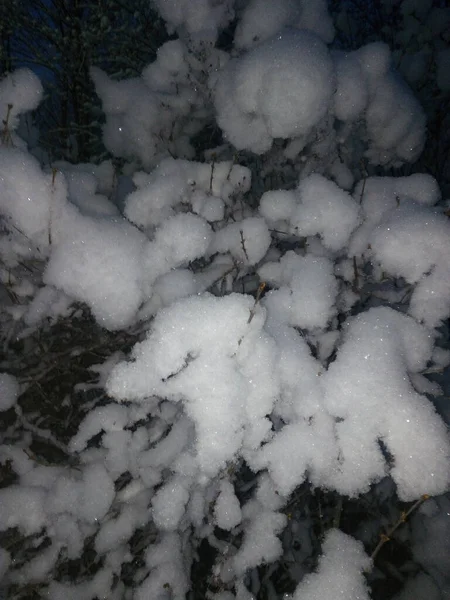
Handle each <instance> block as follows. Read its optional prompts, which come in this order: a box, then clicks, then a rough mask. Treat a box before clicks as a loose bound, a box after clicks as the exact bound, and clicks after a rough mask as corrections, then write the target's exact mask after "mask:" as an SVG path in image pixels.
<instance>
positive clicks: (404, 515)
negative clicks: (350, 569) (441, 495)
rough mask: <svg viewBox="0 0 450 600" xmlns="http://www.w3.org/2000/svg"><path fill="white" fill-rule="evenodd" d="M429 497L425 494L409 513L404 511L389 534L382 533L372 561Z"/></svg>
mask: <svg viewBox="0 0 450 600" xmlns="http://www.w3.org/2000/svg"><path fill="white" fill-rule="evenodd" d="M429 497H430V496H429V495H428V494H423V496H421V497H420V498H419V499H418V500H417V501H416V502H415V503H414V504H413V505H412V506H411V507H410V508H409V509H408V510H407V511H402V513H401V515H400V517H399V519H398V521H397V522H396V523H395V524H394V525H392V527H391V528H390V529H389V530H388V532H387V533H382V534H381V535H380V541H379V542H378V544H377V546H376V548H375V550H374V551H373V552H372V554H371V555H370V558H371V559H372V560H375V557H376V556H377V554H378V553H379V551H380V550H381V548H382V547H383V546H384V544H386V543H387V542H389V541H390V540H391V538H392V535H393V534H394V532H395V531H396V530H397V529H398V528H399V527H400V525H403V523H406V521H407V519H408V517H409V516H410V515H411V513H413V512H414V511H415V510H417V509H418V508H419V506H420V505H421V504H423V503H424V502H425V500H428V498H429Z"/></svg>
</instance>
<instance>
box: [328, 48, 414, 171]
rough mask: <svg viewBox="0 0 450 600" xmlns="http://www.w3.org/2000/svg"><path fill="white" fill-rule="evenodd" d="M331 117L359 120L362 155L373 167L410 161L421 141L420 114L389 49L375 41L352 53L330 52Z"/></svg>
mask: <svg viewBox="0 0 450 600" xmlns="http://www.w3.org/2000/svg"><path fill="white" fill-rule="evenodd" d="M333 57H334V60H335V65H336V75H337V87H336V92H335V94H334V114H335V115H336V117H337V118H338V119H339V120H341V121H343V122H355V121H357V120H358V119H360V118H361V117H363V118H364V120H365V124H366V128H367V134H368V140H367V141H368V150H367V152H366V156H367V158H368V159H369V161H370V162H371V163H373V164H379V165H389V164H393V165H399V164H401V163H402V162H414V161H415V160H416V159H417V158H418V156H419V154H420V153H421V151H422V148H423V145H424V143H425V122H426V118H425V113H424V111H423V109H422V107H421V106H420V104H419V102H418V101H417V100H416V98H415V96H414V95H413V93H412V92H411V90H410V89H409V88H408V86H407V85H406V84H405V83H404V81H403V80H402V79H401V77H400V76H399V75H398V74H397V73H396V72H395V71H394V70H393V68H392V65H391V53H390V50H389V47H388V46H387V45H386V44H383V43H381V42H374V43H371V44H367V45H366V46H362V47H361V48H360V49H359V50H356V51H354V52H349V53H344V52H336V53H334V55H333Z"/></svg>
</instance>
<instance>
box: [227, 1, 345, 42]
mask: <svg viewBox="0 0 450 600" xmlns="http://www.w3.org/2000/svg"><path fill="white" fill-rule="evenodd" d="M288 26H289V27H296V28H298V29H307V30H309V31H312V32H313V33H315V34H316V35H318V36H319V37H320V38H321V39H322V40H323V41H324V42H325V43H327V44H329V43H330V42H331V41H332V40H333V37H334V26H333V23H332V20H331V18H330V15H329V14H328V9H327V6H326V2H324V1H323V0H319V1H316V2H313V3H312V2H307V1H306V0H281V1H280V0H252V1H251V2H249V3H248V5H247V6H246V7H245V9H244V12H243V14H242V16H241V19H240V21H239V24H238V26H237V29H236V33H235V36H234V44H235V46H236V47H237V48H239V49H248V48H251V47H252V46H254V45H257V44H259V43H260V42H264V41H265V40H267V39H268V38H270V37H272V36H273V35H275V34H276V33H278V32H279V31H281V30H282V29H283V28H285V27H288Z"/></svg>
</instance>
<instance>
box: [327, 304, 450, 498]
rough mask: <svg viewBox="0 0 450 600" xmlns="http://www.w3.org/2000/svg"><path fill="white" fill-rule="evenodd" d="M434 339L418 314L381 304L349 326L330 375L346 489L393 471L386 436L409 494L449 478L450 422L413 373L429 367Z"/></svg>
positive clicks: (336, 481)
mask: <svg viewBox="0 0 450 600" xmlns="http://www.w3.org/2000/svg"><path fill="white" fill-rule="evenodd" d="M432 344H433V340H432V337H431V336H430V334H429V332H428V330H427V329H426V328H425V327H422V326H420V325H419V324H417V322H416V321H414V320H413V319H412V318H411V317H408V316H406V315H402V314H401V313H398V312H396V311H394V310H392V309H390V308H374V309H371V310H369V311H367V312H366V313H361V314H360V315H358V316H357V317H356V318H354V319H353V320H352V321H351V322H350V323H349V324H348V327H347V328H346V332H345V339H344V343H343V345H342V346H341V348H340V350H339V352H338V356H337V358H336V361H335V362H333V363H332V364H331V365H330V367H329V369H328V371H327V373H325V374H324V375H323V376H322V377H321V380H322V384H323V385H324V389H325V406H326V408H327V410H328V411H329V413H330V414H331V415H332V416H333V417H334V418H335V419H336V424H335V429H336V435H337V440H338V443H339V446H340V453H341V460H340V464H339V468H338V470H337V471H336V472H335V473H333V475H332V476H331V478H332V481H333V487H335V488H336V489H338V490H340V491H341V493H344V494H348V495H355V494H358V493H361V492H362V491H364V490H365V489H368V486H369V484H370V482H371V481H374V480H377V479H381V478H382V477H383V476H384V475H385V473H386V468H387V465H386V460H385V458H384V456H383V453H382V451H381V448H380V446H379V441H382V442H383V444H385V446H386V448H387V450H388V452H389V453H390V454H391V455H392V456H393V466H392V467H391V469H390V472H391V476H392V478H393V479H394V481H395V482H396V484H397V493H398V495H399V497H400V498H401V499H402V500H412V499H414V498H416V497H417V496H419V495H420V494H425V493H431V494H440V493H443V492H444V491H445V490H446V489H447V488H448V485H449V473H448V468H447V466H446V465H448V456H449V452H450V442H449V437H448V433H447V431H446V427H445V425H444V423H443V422H442V420H441V419H440V417H439V416H438V415H437V413H436V412H435V411H434V409H433V407H432V405H431V404H430V403H429V402H428V400H427V399H426V398H425V397H424V396H420V395H419V394H418V393H417V392H415V391H414V389H413V387H412V385H411V384H410V382H409V378H408V372H412V373H417V372H419V371H420V370H421V369H423V368H424V367H425V365H426V362H427V360H428V358H429V356H430V353H431V350H432Z"/></svg>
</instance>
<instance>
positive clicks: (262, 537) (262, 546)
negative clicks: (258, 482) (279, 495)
mask: <svg viewBox="0 0 450 600" xmlns="http://www.w3.org/2000/svg"><path fill="white" fill-rule="evenodd" d="M242 516H243V519H244V520H245V521H247V523H246V525H247V526H246V530H245V536H244V540H243V542H242V546H241V547H240V548H239V550H238V551H237V553H236V554H235V556H234V557H233V558H232V559H231V563H232V565H233V569H234V571H235V572H236V574H237V575H238V576H239V575H243V574H244V573H245V572H246V571H247V569H250V568H252V567H255V566H256V565H259V564H261V563H270V562H273V561H274V560H276V559H277V558H278V557H279V556H280V555H281V554H282V546H281V542H280V540H279V538H278V535H279V534H280V533H281V531H282V530H283V529H284V527H285V525H286V516H285V515H283V514H280V513H277V512H274V511H271V510H268V509H266V508H265V507H263V506H262V505H261V504H260V503H259V502H256V501H251V502H249V503H248V504H247V505H246V506H244V508H243V511H242Z"/></svg>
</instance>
